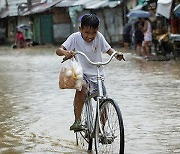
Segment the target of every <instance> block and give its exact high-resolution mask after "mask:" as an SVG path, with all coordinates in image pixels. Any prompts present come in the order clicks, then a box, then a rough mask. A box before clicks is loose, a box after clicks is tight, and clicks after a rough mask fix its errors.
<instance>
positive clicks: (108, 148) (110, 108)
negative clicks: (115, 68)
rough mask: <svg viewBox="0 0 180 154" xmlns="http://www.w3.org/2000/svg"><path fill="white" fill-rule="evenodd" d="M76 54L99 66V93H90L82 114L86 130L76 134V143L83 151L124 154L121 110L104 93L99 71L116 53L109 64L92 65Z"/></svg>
mask: <svg viewBox="0 0 180 154" xmlns="http://www.w3.org/2000/svg"><path fill="white" fill-rule="evenodd" d="M75 54H81V55H83V56H84V57H85V58H86V59H87V60H88V62H89V63H90V64H92V65H95V66H97V83H98V91H97V93H95V94H90V93H88V94H87V96H86V99H85V103H84V106H83V110H82V113H81V123H82V125H83V128H84V129H83V130H82V131H78V132H75V133H76V143H77V145H80V146H81V148H85V149H86V148H87V149H88V150H92V149H93V139H94V141H95V151H96V153H97V154H99V153H110V154H113V153H114V154H118V153H119V154H124V126H123V119H122V115H121V111H120V108H119V106H118V104H117V103H116V102H115V101H114V100H113V99H111V98H108V97H107V96H105V95H104V94H103V86H102V81H103V78H102V77H101V76H100V71H99V68H100V66H102V65H107V64H108V63H109V62H110V61H111V60H112V58H113V57H114V56H115V55H116V54H117V52H114V53H113V54H112V55H111V56H110V58H109V60H108V61H106V62H97V63H95V62H92V61H91V60H90V59H89V58H88V57H87V56H86V55H85V54H84V53H83V52H80V51H76V52H75Z"/></svg>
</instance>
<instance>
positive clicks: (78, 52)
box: [61, 51, 117, 66]
mask: <svg viewBox="0 0 180 154" xmlns="http://www.w3.org/2000/svg"><path fill="white" fill-rule="evenodd" d="M74 54H75V55H76V54H80V55H83V56H84V57H85V58H86V59H87V61H88V62H89V63H90V64H92V65H96V66H101V65H107V64H108V63H109V62H110V61H111V60H112V58H113V57H114V56H115V55H116V54H117V51H115V52H113V53H112V54H111V56H110V58H109V59H108V60H107V61H106V62H92V61H91V60H90V59H89V58H88V56H87V55H86V54H85V53H83V52H81V51H75V52H74ZM66 60H68V59H67V58H66V57H64V58H63V61H62V62H61V63H63V62H64V61H66Z"/></svg>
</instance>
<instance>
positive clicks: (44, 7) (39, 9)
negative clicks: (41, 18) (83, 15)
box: [22, 0, 62, 16]
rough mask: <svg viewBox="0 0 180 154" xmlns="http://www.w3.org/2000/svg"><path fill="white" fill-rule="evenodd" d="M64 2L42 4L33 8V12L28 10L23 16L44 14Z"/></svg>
mask: <svg viewBox="0 0 180 154" xmlns="http://www.w3.org/2000/svg"><path fill="white" fill-rule="evenodd" d="M61 1H62V0H56V1H53V2H52V3H43V4H42V3H40V4H39V5H36V6H34V7H32V9H31V10H28V11H27V12H25V13H23V14H22V15H23V16H25V15H29V14H35V13H41V12H44V11H46V10H48V9H49V8H51V7H53V6H55V5H56V4H57V3H60V2H61Z"/></svg>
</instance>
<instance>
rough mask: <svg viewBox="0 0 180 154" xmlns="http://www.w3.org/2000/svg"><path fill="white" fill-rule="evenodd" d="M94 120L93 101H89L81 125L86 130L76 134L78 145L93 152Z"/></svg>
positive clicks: (84, 109) (84, 108) (82, 115)
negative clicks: (92, 134)
mask: <svg viewBox="0 0 180 154" xmlns="http://www.w3.org/2000/svg"><path fill="white" fill-rule="evenodd" d="M94 119H95V118H94V109H93V106H92V102H91V99H87V100H86V102H85V104H84V107H83V110H82V113H81V123H82V125H83V127H84V130H83V131H80V132H76V143H77V145H79V146H80V148H82V149H88V150H92V144H93V138H92V136H91V133H92V131H93V126H94Z"/></svg>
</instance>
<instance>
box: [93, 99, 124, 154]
mask: <svg viewBox="0 0 180 154" xmlns="http://www.w3.org/2000/svg"><path fill="white" fill-rule="evenodd" d="M117 108H118V106H117V105H116V104H115V102H114V101H113V100H111V99H108V100H106V101H105V102H103V104H102V105H101V107H100V121H101V127H102V130H103V132H99V130H100V129H99V127H98V125H96V133H95V146H96V152H97V153H111V154H118V153H120V154H123V153H124V128H123V123H122V117H121V114H120V110H119V108H118V109H117Z"/></svg>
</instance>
